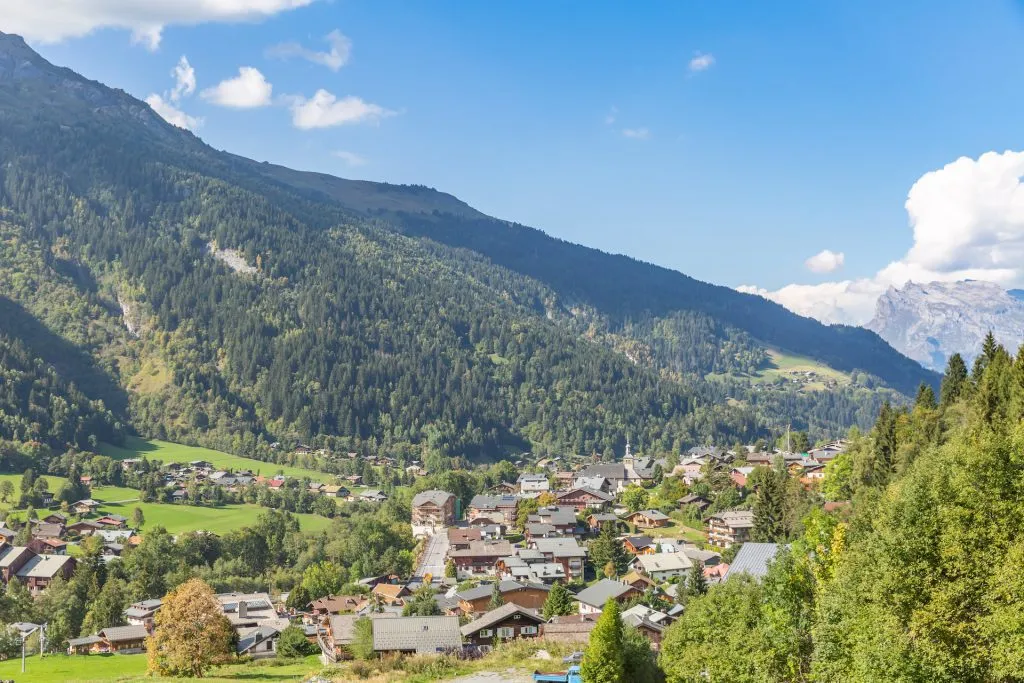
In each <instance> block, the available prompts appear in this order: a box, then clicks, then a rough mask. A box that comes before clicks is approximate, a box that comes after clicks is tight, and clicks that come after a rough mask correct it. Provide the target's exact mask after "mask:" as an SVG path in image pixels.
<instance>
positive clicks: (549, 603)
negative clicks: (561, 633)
mask: <svg viewBox="0 0 1024 683" xmlns="http://www.w3.org/2000/svg"><path fill="white" fill-rule="evenodd" d="M576 609H577V607H576V603H575V602H573V599H572V593H570V592H569V590H568V589H567V588H566V587H565V586H564V585H562V583H561V582H560V581H556V582H555V583H554V585H552V586H551V590H550V591H549V592H548V597H547V599H546V600H545V601H544V608H543V610H542V614H543V616H544V618H545V619H550V618H551V617H558V616H564V615H567V614H573V613H574V612H576Z"/></svg>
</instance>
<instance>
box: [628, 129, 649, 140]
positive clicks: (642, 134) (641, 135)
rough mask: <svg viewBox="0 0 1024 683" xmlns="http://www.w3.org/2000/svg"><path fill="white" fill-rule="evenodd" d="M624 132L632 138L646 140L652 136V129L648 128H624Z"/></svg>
mask: <svg viewBox="0 0 1024 683" xmlns="http://www.w3.org/2000/svg"><path fill="white" fill-rule="evenodd" d="M622 134H623V135H624V136H625V137H627V138H630V139H632V140H646V139H648V138H650V137H651V131H649V130H647V129H646V128H623V129H622Z"/></svg>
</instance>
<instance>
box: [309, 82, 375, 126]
mask: <svg viewBox="0 0 1024 683" xmlns="http://www.w3.org/2000/svg"><path fill="white" fill-rule="evenodd" d="M291 110H292V124H293V125H294V126H295V127H296V128H299V129H300V130H311V129H314V128H331V127H333V126H344V125H350V124H356V123H376V122H378V121H380V119H382V118H385V117H387V116H394V114H395V112H393V111H391V110H389V109H385V108H384V107H381V106H380V105H377V104H373V103H370V102H367V101H365V100H363V99H362V98H361V97H354V96H349V97H345V98H342V99H340V100H339V99H338V98H337V97H335V96H334V95H332V94H331V93H329V92H327V91H326V90H322V89H321V90H317V91H316V94H315V95H313V97H312V98H310V99H306V98H305V97H292V98H291Z"/></svg>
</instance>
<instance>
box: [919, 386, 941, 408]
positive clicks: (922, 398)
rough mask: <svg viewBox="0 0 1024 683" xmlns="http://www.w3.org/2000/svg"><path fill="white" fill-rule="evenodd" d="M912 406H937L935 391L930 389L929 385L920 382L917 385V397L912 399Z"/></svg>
mask: <svg viewBox="0 0 1024 683" xmlns="http://www.w3.org/2000/svg"><path fill="white" fill-rule="evenodd" d="M914 407H915V408H917V407H920V408H928V409H934V408H937V407H938V403H937V402H936V401H935V391H934V390H932V388H931V386H930V385H928V384H925V383H924V382H921V385H920V386H919V387H917V398H916V399H914Z"/></svg>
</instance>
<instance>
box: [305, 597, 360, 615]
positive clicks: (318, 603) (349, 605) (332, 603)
mask: <svg viewBox="0 0 1024 683" xmlns="http://www.w3.org/2000/svg"><path fill="white" fill-rule="evenodd" d="M364 600H366V598H365V597H363V596H362V595H325V596H324V597H322V598H317V599H316V600H314V601H312V602H311V603H309V607H310V608H312V609H314V610H324V611H325V612H327V613H328V614H338V613H339V612H354V611H355V610H356V608H357V607H358V606H359V605H361V604H362V603H363V601H364Z"/></svg>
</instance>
